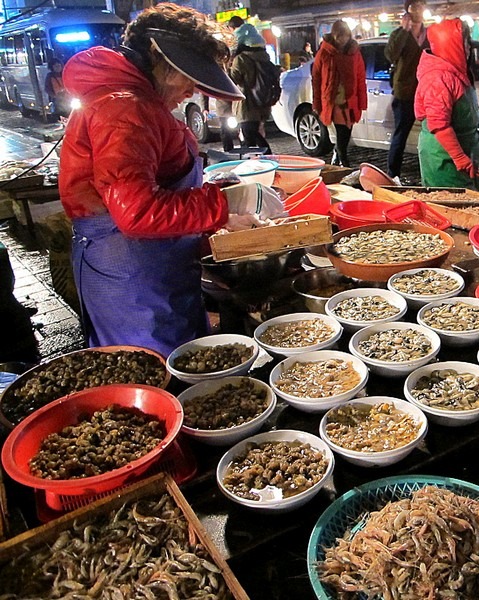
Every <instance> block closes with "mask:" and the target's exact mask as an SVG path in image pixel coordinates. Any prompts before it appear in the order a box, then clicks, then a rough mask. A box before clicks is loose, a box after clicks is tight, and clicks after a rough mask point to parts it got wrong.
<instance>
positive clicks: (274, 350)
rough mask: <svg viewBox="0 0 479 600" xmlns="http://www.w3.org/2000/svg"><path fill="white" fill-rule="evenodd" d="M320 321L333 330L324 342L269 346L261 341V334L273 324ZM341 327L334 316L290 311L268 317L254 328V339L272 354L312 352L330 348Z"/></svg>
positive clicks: (338, 336)
mask: <svg viewBox="0 0 479 600" xmlns="http://www.w3.org/2000/svg"><path fill="white" fill-rule="evenodd" d="M313 320H317V321H321V322H322V323H324V325H326V326H328V327H330V328H331V329H332V330H333V333H332V335H331V337H329V338H328V339H327V340H325V341H324V342H318V343H317V344H313V345H309V346H296V347H291V348H282V347H280V346H271V345H270V344H266V343H265V342H262V341H261V335H262V334H263V333H264V332H265V331H266V330H267V329H268V328H269V327H272V326H273V325H279V324H281V323H293V322H294V321H313ZM342 333H343V328H342V326H341V325H340V323H339V322H338V321H337V320H336V319H335V318H334V317H328V316H327V315H322V314H319V313H313V312H307V313H292V314H289V315H282V316H280V317H274V318H273V319H268V321H265V322H264V323H261V325H258V327H257V328H256V329H255V332H254V339H255V340H256V341H257V343H258V344H259V345H260V346H261V347H262V348H263V349H264V350H266V352H268V353H270V354H272V355H273V356H293V355H295V354H302V353H303V352H312V351H314V350H325V349H326V348H331V346H333V345H334V344H335V343H336V342H337V341H338V340H339V338H340V337H341V335H342Z"/></svg>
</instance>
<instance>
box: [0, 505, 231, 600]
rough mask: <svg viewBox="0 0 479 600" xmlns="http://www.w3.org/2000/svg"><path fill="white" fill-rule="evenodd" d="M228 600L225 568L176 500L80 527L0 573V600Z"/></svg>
mask: <svg viewBox="0 0 479 600" xmlns="http://www.w3.org/2000/svg"><path fill="white" fill-rule="evenodd" d="M93 598H96V599H98V600H227V599H229V598H231V594H230V591H229V590H228V588H227V586H226V582H225V580H224V578H223V576H222V573H221V569H220V568H219V567H218V566H217V565H216V564H215V563H213V562H212V560H211V557H210V556H209V554H208V552H207V550H206V548H205V547H204V546H203V545H202V544H201V543H199V541H198V540H197V537H196V534H195V533H194V531H193V530H192V529H191V528H190V525H189V523H188V521H187V520H186V518H185V516H184V515H183V513H182V511H181V509H180V508H179V507H178V506H177V505H176V503H175V501H174V499H173V498H172V497H170V496H169V494H163V495H162V496H161V497H160V498H158V497H155V498H149V499H143V500H140V501H138V502H130V503H127V504H124V505H123V507H121V508H120V509H119V510H116V511H115V510H113V511H112V512H111V513H110V514H109V515H108V517H107V518H104V517H101V516H96V517H95V518H94V519H92V520H91V521H89V522H87V523H81V524H80V523H78V524H77V523H76V522H75V523H74V524H73V526H72V527H71V528H70V529H66V530H64V531H62V532H60V533H59V535H58V537H57V539H56V540H54V541H53V543H52V544H51V545H50V546H48V545H44V546H40V547H39V548H37V549H36V550H32V551H29V550H28V548H26V549H25V553H24V554H22V555H21V556H19V557H18V558H15V559H13V560H12V561H10V563H7V564H6V565H5V566H4V567H3V568H2V569H1V570H0V600H48V599H59V600H82V599H84V600H92V599H93Z"/></svg>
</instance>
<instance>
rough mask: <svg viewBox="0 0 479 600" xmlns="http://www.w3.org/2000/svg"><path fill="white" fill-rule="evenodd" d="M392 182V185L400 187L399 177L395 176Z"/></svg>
mask: <svg viewBox="0 0 479 600" xmlns="http://www.w3.org/2000/svg"><path fill="white" fill-rule="evenodd" d="M392 180H393V181H394V183H395V184H396V185H402V183H401V180H400V179H399V175H396V176H395V177H393V178H392Z"/></svg>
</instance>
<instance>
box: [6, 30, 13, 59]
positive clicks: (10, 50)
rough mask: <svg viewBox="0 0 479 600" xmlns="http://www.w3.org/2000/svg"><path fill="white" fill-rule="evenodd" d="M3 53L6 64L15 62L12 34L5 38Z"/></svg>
mask: <svg viewBox="0 0 479 600" xmlns="http://www.w3.org/2000/svg"><path fill="white" fill-rule="evenodd" d="M5 53H6V58H7V65H14V64H15V48H14V46H13V35H12V36H9V37H7V38H6V40H5Z"/></svg>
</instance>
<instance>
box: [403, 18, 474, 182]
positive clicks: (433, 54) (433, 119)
mask: <svg viewBox="0 0 479 600" xmlns="http://www.w3.org/2000/svg"><path fill="white" fill-rule="evenodd" d="M427 36H428V39H429V43H430V46H431V49H430V50H425V51H424V52H423V53H422V55H421V59H420V61H419V65H418V70H417V78H418V87H417V90H416V96H415V100H414V110H415V113H416V118H417V119H418V120H419V121H421V132H420V134H419V142H418V149H419V165H420V169H421V179H422V183H423V185H425V186H440V187H442V186H445V187H467V188H474V187H475V184H474V179H475V176H476V167H475V165H474V163H475V160H473V158H477V157H479V133H478V127H479V108H478V103H477V95H476V90H475V87H474V82H473V78H472V74H471V73H470V71H469V68H468V61H469V55H470V50H471V38H470V33H469V28H468V26H467V24H466V23H464V22H463V21H461V20H460V19H445V20H444V21H442V22H441V23H438V24H434V25H431V26H430V27H429V28H428V32H427Z"/></svg>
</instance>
